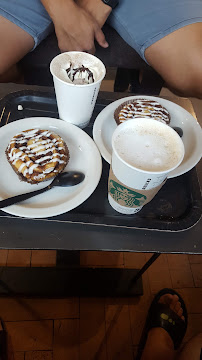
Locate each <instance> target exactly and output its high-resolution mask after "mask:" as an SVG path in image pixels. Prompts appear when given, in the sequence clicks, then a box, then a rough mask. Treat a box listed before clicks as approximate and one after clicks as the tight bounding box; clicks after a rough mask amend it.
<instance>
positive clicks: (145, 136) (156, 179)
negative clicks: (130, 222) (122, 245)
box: [108, 118, 184, 214]
mask: <svg viewBox="0 0 202 360" xmlns="http://www.w3.org/2000/svg"><path fill="white" fill-rule="evenodd" d="M183 157H184V144H183V142H182V140H181V138H180V137H179V135H178V134H177V133H176V131H175V130H173V129H172V128H171V127H170V126H168V125H165V124H163V123H161V122H159V121H156V120H153V119H146V118H136V119H133V120H128V121H125V122H124V123H122V124H121V125H119V126H117V128H116V130H115V131H114V133H113V136H112V160H111V167H110V174H109V181H108V200H109V203H110V205H111V206H112V207H113V208H114V209H115V210H116V211H118V212H120V213H122V214H134V213H137V212H138V211H140V210H141V209H142V207H143V206H144V205H145V204H147V203H148V202H149V201H151V200H152V199H153V197H154V196H155V195H156V194H157V192H158V191H159V190H160V188H161V187H162V186H163V184H164V183H165V180H166V179H167V176H168V174H169V173H170V172H171V171H172V170H174V169H175V168H177V167H178V166H179V165H180V163H181V162H182V160H183Z"/></svg>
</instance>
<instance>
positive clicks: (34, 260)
mask: <svg viewBox="0 0 202 360" xmlns="http://www.w3.org/2000/svg"><path fill="white" fill-rule="evenodd" d="M56 255H57V252H56V251H55V250H32V256H31V266H41V267H48V266H50V267H51V266H55V265H56Z"/></svg>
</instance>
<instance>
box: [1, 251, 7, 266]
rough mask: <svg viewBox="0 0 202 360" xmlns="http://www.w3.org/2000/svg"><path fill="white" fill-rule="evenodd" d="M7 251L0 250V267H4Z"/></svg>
mask: <svg viewBox="0 0 202 360" xmlns="http://www.w3.org/2000/svg"><path fill="white" fill-rule="evenodd" d="M7 257H8V250H0V266H6V263H7Z"/></svg>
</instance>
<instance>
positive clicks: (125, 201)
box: [108, 167, 167, 208]
mask: <svg viewBox="0 0 202 360" xmlns="http://www.w3.org/2000/svg"><path fill="white" fill-rule="evenodd" d="M166 180H167V179H165V180H164V181H163V182H162V183H161V184H160V185H158V186H156V187H155V188H153V189H150V190H145V189H141V190H138V189H134V188H131V187H129V186H126V185H125V184H123V183H122V182H121V181H119V180H118V179H117V177H116V176H115V174H114V172H113V170H112V168H111V167H110V171H109V179H108V193H109V195H110V196H111V197H112V198H113V200H114V201H115V202H116V203H118V204H119V205H121V206H125V207H129V208H137V207H141V206H143V205H146V204H147V203H148V202H149V201H151V200H152V199H153V197H154V196H155V195H156V194H157V192H158V191H159V190H160V189H161V187H162V186H163V185H164V184H165V182H166Z"/></svg>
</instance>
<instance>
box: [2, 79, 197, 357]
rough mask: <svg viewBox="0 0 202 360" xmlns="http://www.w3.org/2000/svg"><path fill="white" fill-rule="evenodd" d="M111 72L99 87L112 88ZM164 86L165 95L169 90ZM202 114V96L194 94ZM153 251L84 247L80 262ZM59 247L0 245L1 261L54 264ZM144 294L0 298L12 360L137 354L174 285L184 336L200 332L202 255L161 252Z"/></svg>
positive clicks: (135, 260) (113, 261)
mask: <svg viewBox="0 0 202 360" xmlns="http://www.w3.org/2000/svg"><path fill="white" fill-rule="evenodd" d="M113 83H114V82H113V76H112V77H111V76H110V75H109V76H108V77H107V78H106V80H105V81H103V83H102V87H101V90H105V91H113ZM169 94H170V93H169V92H168V90H167V89H163V90H162V92H161V95H162V96H163V95H169ZM193 103H194V106H195V111H196V114H197V116H198V118H199V117H202V102H201V101H200V100H196V99H194V100H193ZM150 256H151V254H143V253H139V254H137V253H122V252H120V253H115V252H81V253H80V264H81V265H82V266H94V267H97V266H101V267H120V268H139V267H141V266H142V265H143V264H144V263H145V261H146V260H147V259H148V258H149V257H150ZM55 265H56V252H55V251H41V250H35V251H29V250H28V251H26V250H9V251H8V250H0V266H23V267H30V266H55ZM143 286H144V295H143V296H142V297H140V298H138V297H135V298H131V299H127V298H124V299H117V298H105V299H100V298H81V299H79V298H65V299H64V298H62V299H37V298H34V299H30V298H29V299H26V298H21V299H15V298H0V317H1V318H2V319H3V320H4V321H5V325H6V328H7V330H8V334H9V352H10V359H9V360H11V359H12V360H53V359H54V360H133V359H134V356H135V353H136V350H137V345H138V342H139V339H140V335H141V331H142V328H143V324H144V322H145V317H146V314H147V310H148V307H149V304H150V302H151V300H152V298H153V295H154V294H155V293H156V292H157V291H158V290H160V289H162V288H164V287H171V288H174V289H177V291H178V292H179V293H180V294H181V295H182V296H183V298H184V301H185V303H186V305H187V309H188V314H189V323H188V329H187V333H186V336H185V339H184V341H187V340H188V339H190V338H191V337H192V336H193V335H195V334H197V333H198V332H202V255H161V256H160V257H159V258H158V259H157V260H156V262H155V263H154V264H153V265H152V266H151V267H150V268H149V270H148V271H147V272H146V273H145V274H144V275H143Z"/></svg>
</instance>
